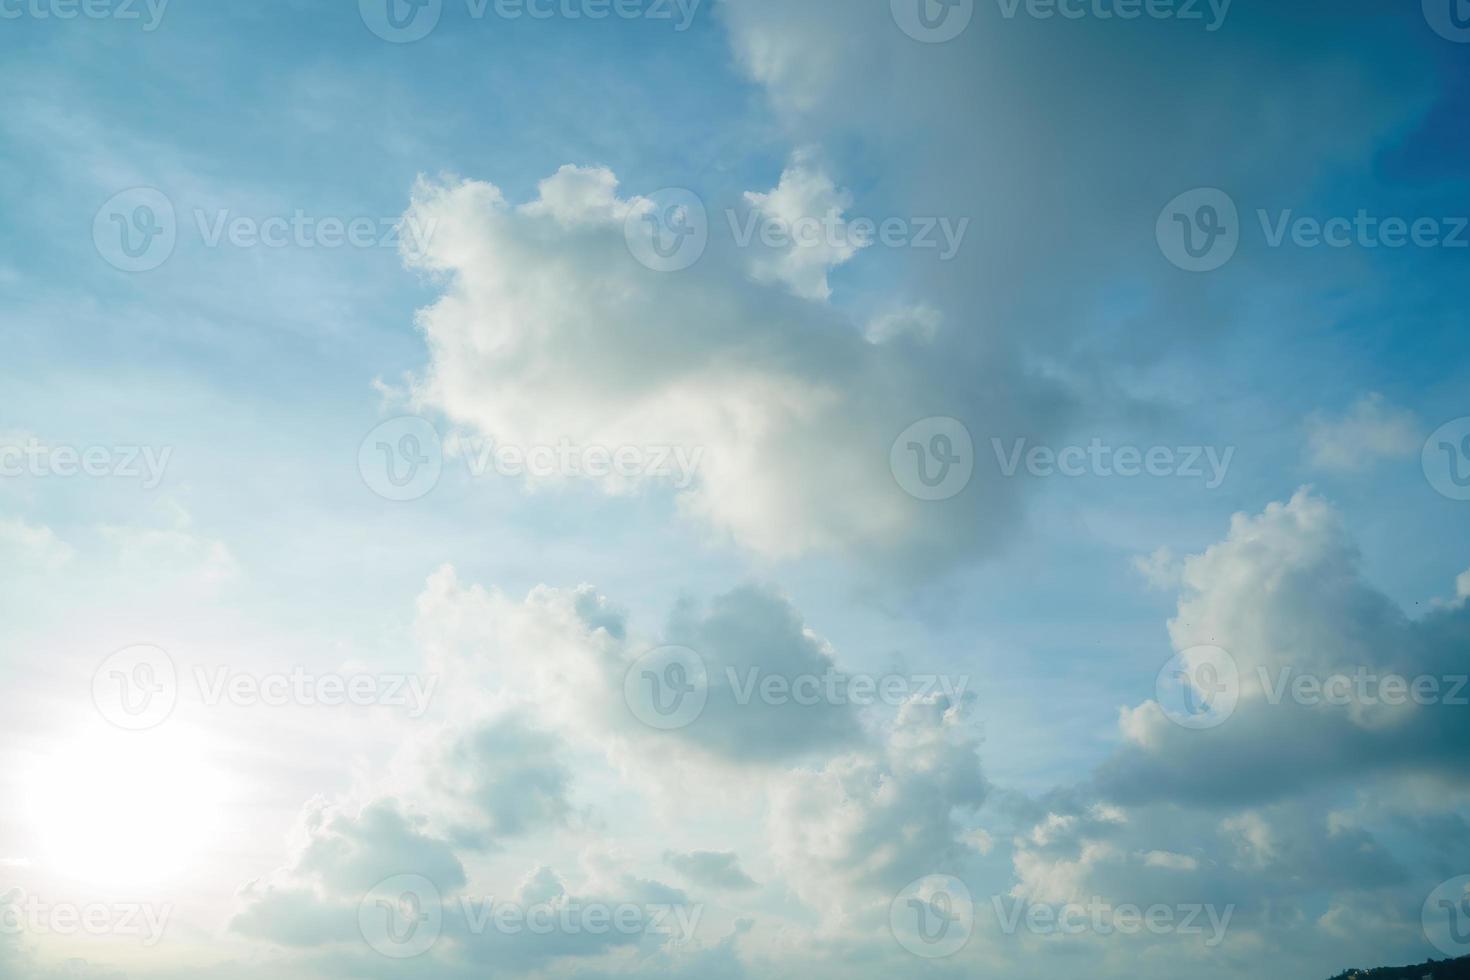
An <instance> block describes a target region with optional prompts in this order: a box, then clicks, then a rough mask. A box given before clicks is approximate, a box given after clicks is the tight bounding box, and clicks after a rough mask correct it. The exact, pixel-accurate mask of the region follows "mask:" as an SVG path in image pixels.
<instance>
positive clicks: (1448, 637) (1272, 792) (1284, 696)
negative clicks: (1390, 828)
mask: <svg viewBox="0 0 1470 980" xmlns="http://www.w3.org/2000/svg"><path fill="white" fill-rule="evenodd" d="M1183 589H1184V593H1183V596H1182V598H1181V599H1180V602H1179V609H1178V614H1177V615H1176V617H1175V618H1174V619H1173V620H1171V621H1170V624H1169V633H1170V638H1171V640H1172V641H1173V644H1174V647H1175V649H1176V650H1178V651H1181V652H1185V653H1188V652H1189V651H1192V650H1195V649H1197V648H1201V647H1207V648H1220V649H1223V650H1225V651H1226V652H1227V653H1228V655H1229V663H1228V664H1224V663H1221V664H1214V663H1211V664H1208V665H1205V667H1207V668H1208V669H1207V670H1205V669H1204V668H1203V667H1202V668H1201V669H1200V670H1196V671H1195V672H1194V673H1193V674H1191V678H1192V679H1193V680H1192V683H1196V684H1198V685H1200V687H1201V688H1203V686H1204V684H1205V683H1206V682H1208V681H1209V678H1211V677H1215V678H1217V680H1216V681H1215V683H1217V684H1224V685H1229V686H1230V687H1231V688H1232V689H1233V690H1232V691H1231V692H1230V693H1231V694H1232V695H1237V696H1238V701H1237V703H1236V705H1235V707H1234V710H1233V713H1232V714H1230V715H1229V717H1228V718H1225V719H1224V720H1223V723H1221V724H1220V725H1218V727H1214V728H1212V729H1210V730H1207V731H1203V732H1200V731H1191V730H1189V729H1188V728H1186V727H1183V726H1180V725H1177V724H1175V723H1174V722H1173V721H1171V720H1170V718H1169V717H1168V715H1167V713H1166V711H1165V709H1164V707H1161V706H1160V704H1159V703H1157V702H1153V701H1150V702H1147V703H1144V704H1142V705H1140V706H1138V707H1136V708H1132V709H1128V710H1125V711H1124V713H1123V717H1122V727H1123V732H1124V734H1125V736H1126V738H1127V746H1126V748H1125V749H1124V750H1123V751H1122V753H1121V754H1120V755H1119V757H1118V758H1117V759H1115V760H1113V762H1112V763H1110V765H1109V766H1108V767H1107V769H1106V770H1105V771H1104V773H1103V781H1104V785H1105V786H1106V787H1107V788H1108V789H1109V791H1110V792H1111V793H1113V794H1114V795H1115V796H1117V797H1118V798H1119V799H1123V800H1129V801H1141V800H1158V799H1175V800H1196V801H1201V802H1210V801H1243V802H1269V801H1272V800H1275V799H1278V798H1280V797H1282V796H1283V795H1286V794H1290V793H1293V792H1297V791H1299V790H1300V789H1301V788H1302V787H1303V786H1307V785H1311V784H1314V783H1319V782H1324V781H1330V780H1335V779H1341V778H1344V777H1357V776H1369V775H1372V774H1374V773H1382V772H1398V773H1407V772H1418V773H1424V774H1426V775H1433V776H1435V777H1438V778H1443V779H1445V780H1449V781H1451V782H1454V783H1457V784H1462V783H1463V782H1464V780H1465V779H1466V777H1467V776H1470V767H1467V760H1466V758H1465V755H1464V753H1463V752H1462V751H1460V746H1462V745H1464V744H1465V741H1466V739H1467V738H1470V711H1467V710H1466V708H1465V707H1464V705H1463V702H1465V701H1467V700H1470V690H1467V689H1466V688H1465V685H1464V684H1463V682H1462V681H1461V680H1460V678H1462V677H1463V676H1464V674H1465V661H1464V651H1465V649H1466V643H1467V640H1470V615H1467V613H1466V610H1465V608H1464V607H1463V606H1458V605H1454V606H1448V605H1442V606H1440V607H1438V608H1435V609H1432V610H1430V611H1429V612H1427V613H1426V614H1424V615H1423V616H1422V617H1420V618H1417V619H1411V618H1410V617H1408V616H1407V615H1406V614H1405V613H1404V612H1403V611H1402V610H1401V609H1400V608H1399V607H1398V606H1397V604H1395V603H1394V602H1393V601H1392V600H1391V599H1389V597H1388V596H1386V595H1384V594H1383V593H1382V592H1380V591H1378V590H1377V589H1376V588H1374V587H1373V586H1372V585H1371V584H1370V583H1368V582H1367V581H1366V580H1365V579H1364V578H1363V575H1362V572H1361V558H1360V556H1359V554H1358V552H1357V550H1356V548H1355V546H1354V545H1353V543H1352V541H1351V539H1350V537H1349V536H1348V534H1347V532H1346V530H1345V528H1344V526H1343V524H1342V521H1341V519H1340V518H1339V516H1338V515H1337V513H1336V512H1335V511H1334V510H1333V509H1332V507H1331V506H1330V505H1329V504H1328V503H1327V502H1326V501H1324V500H1322V499H1321V498H1320V497H1317V496H1314V495H1312V494H1311V493H1310V492H1309V491H1302V492H1300V493H1298V494H1297V495H1296V496H1295V497H1293V498H1292V499H1291V500H1290V501H1288V502H1286V503H1281V504H1273V505H1271V506H1270V507H1268V508H1267V509H1266V511H1265V512H1264V513H1262V514H1259V515H1254V516H1246V515H1239V516H1237V517H1236V518H1235V519H1234V521H1233V522H1232V525H1231V530H1230V535H1229V537H1227V538H1226V539H1225V540H1224V541H1222V542H1220V543H1219V544H1217V545H1215V546H1213V547H1211V548H1210V549H1208V550H1207V551H1206V552H1205V553H1204V554H1202V555H1197V556H1194V557H1192V558H1190V559H1188V560H1187V561H1186V562H1185V563H1184V570H1183ZM1209 656H1215V655H1213V654H1210V655H1209ZM1220 666H1229V667H1230V670H1231V673H1233V675H1234V677H1233V678H1232V677H1227V676H1225V675H1224V674H1223V673H1221V672H1220V671H1219V670H1218V669H1217V668H1218V667H1220ZM1186 669H1189V668H1186ZM1401 688H1402V689H1401ZM1196 693H1197V694H1198V695H1199V696H1200V697H1204V696H1205V692H1204V691H1203V690H1200V691H1197V692H1196Z"/></svg>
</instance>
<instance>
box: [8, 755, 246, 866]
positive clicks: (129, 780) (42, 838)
mask: <svg viewBox="0 0 1470 980" xmlns="http://www.w3.org/2000/svg"><path fill="white" fill-rule="evenodd" d="M23 785H24V786H25V787H26V791H25V797H26V801H27V803H28V804H29V806H28V809H29V812H30V816H31V820H32V829H33V832H34V835H35V839H36V841H37V842H38V847H39V854H38V857H39V862H38V863H41V864H43V865H44V866H46V867H48V868H50V869H52V870H53V871H55V872H57V873H59V874H63V875H66V876H67V877H70V878H74V879H76V880H79V881H85V882H88V883H91V884H95V885H100V886H109V887H139V886H147V885H153V884H158V883H160V882H163V881H166V880H169V879H171V878H174V877H175V876H177V875H178V874H179V873H180V872H181V871H183V870H184V869H185V868H187V867H188V866H189V865H190V864H191V863H193V862H194V861H195V860H196V859H197V858H198V857H199V856H200V854H201V852H202V851H204V850H205V848H206V845H207V844H208V842H209V840H210V839H211V837H212V836H213V834H214V830H215V828H217V827H218V826H219V825H220V823H221V820H220V817H221V815H222V810H223V804H224V795H225V794H224V788H225V780H224V778H223V777H222V775H221V774H220V771H219V768H218V766H217V765H213V764H211V762H210V759H209V752H208V750H207V747H206V745H205V744H204V743H203V742H202V741H200V740H199V739H198V738H195V737H192V736H191V735H188V734H186V733H184V732H182V731H181V730H180V729H177V728H170V727H168V726H164V727H163V728H159V729H156V730H153V731H149V732H142V733H134V732H124V731H120V730H107V731H98V732H94V733H90V734H88V735H86V736H84V737H81V738H78V739H75V740H72V741H69V742H66V743H64V744H62V745H59V746H57V747H56V748H55V749H54V750H52V751H50V752H46V753H43V754H41V755H40V756H38V757H36V758H34V759H33V761H32V764H31V766H30V767H29V771H28V772H27V773H26V774H25V777H24V781H23Z"/></svg>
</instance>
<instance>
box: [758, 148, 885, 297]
mask: <svg viewBox="0 0 1470 980" xmlns="http://www.w3.org/2000/svg"><path fill="white" fill-rule="evenodd" d="M745 200H746V201H747V202H748V203H749V204H750V206H751V208H752V210H753V211H754V212H755V215H753V216H752V217H755V216H759V217H760V218H761V219H763V221H764V223H766V224H767V225H769V226H770V227H772V228H777V229H781V230H782V232H783V237H782V239H781V240H782V241H785V240H786V239H788V238H789V239H790V241H789V242H787V243H786V244H784V245H783V246H781V247H777V248H774V249H770V250H769V253H770V254H762V253H757V254H756V256H755V257H754V258H752V260H751V273H752V274H753V275H754V276H755V278H756V280H757V281H759V282H780V283H784V284H785V285H786V287H787V288H788V289H790V290H791V292H792V294H794V295H796V296H800V297H802V298H803V299H813V300H826V299H829V298H830V297H831V296H832V286H831V284H830V283H828V281H827V273H829V272H830V271H831V270H833V269H835V268H837V267H838V266H840V265H842V264H844V263H846V262H847V261H849V260H850V259H852V257H853V256H855V255H857V253H858V252H859V251H860V250H861V249H863V248H866V247H867V246H868V245H870V244H872V242H871V240H868V239H864V238H862V237H860V236H859V235H857V234H855V233H854V232H853V230H852V227H851V225H850V224H849V223H848V222H847V221H845V220H844V219H843V214H844V213H845V212H846V211H847V209H848V208H850V207H851V206H852V196H851V195H850V194H848V193H847V192H845V191H840V190H838V189H837V186H836V185H835V184H834V183H833V182H832V178H831V177H829V176H827V174H826V173H825V172H824V171H823V170H821V169H820V168H819V167H818V166H817V165H816V163H815V161H814V159H813V157H812V153H811V151H804V152H799V153H797V154H796V155H795V156H794V157H793V158H792V160H791V163H790V164H789V165H788V166H787V168H786V170H785V171H784V172H783V173H782V174H781V181H780V183H779V184H777V185H776V187H775V188H774V189H772V190H771V191H769V192H767V193H765V194H758V193H756V192H754V191H747V192H746V194H745ZM759 241H760V235H759V233H757V234H756V236H755V238H754V242H753V244H758V243H759Z"/></svg>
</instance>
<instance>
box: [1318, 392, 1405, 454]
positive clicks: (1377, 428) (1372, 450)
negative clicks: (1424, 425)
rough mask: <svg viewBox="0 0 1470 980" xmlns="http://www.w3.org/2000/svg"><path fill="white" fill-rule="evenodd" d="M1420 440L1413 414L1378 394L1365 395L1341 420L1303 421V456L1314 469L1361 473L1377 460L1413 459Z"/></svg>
mask: <svg viewBox="0 0 1470 980" xmlns="http://www.w3.org/2000/svg"><path fill="white" fill-rule="evenodd" d="M1423 441H1424V438H1423V435H1422V434H1421V433H1420V432H1419V423H1418V420H1417V419H1416V418H1415V417H1414V414H1413V413H1412V412H1409V411H1407V410H1405V409H1401V408H1397V407H1395V406H1393V405H1390V404H1389V403H1388V401H1387V400H1386V399H1385V398H1384V397H1383V396H1382V395H1379V394H1370V395H1365V396H1364V397H1363V398H1361V399H1360V400H1359V401H1358V402H1357V403H1356V404H1354V405H1353V407H1352V408H1351V409H1350V410H1349V411H1348V412H1347V414H1345V415H1343V416H1341V417H1338V418H1333V417H1329V416H1325V415H1322V414H1318V415H1314V416H1313V417H1312V418H1310V419H1308V420H1307V454H1308V458H1309V461H1310V462H1311V464H1312V465H1313V466H1315V467H1317V468H1318V469H1324V470H1334V471H1337V472H1343V473H1354V472H1361V471H1362V470H1366V469H1368V468H1369V467H1371V466H1372V465H1374V464H1375V463H1377V462H1379V461H1381V460H1385V459H1403V458H1407V457H1410V456H1413V455H1415V454H1417V453H1418V452H1419V447H1420V446H1421V445H1422V444H1423Z"/></svg>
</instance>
